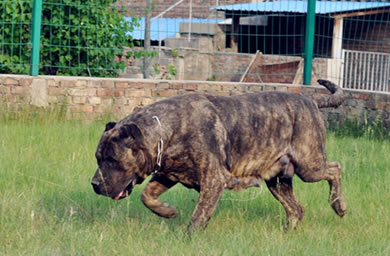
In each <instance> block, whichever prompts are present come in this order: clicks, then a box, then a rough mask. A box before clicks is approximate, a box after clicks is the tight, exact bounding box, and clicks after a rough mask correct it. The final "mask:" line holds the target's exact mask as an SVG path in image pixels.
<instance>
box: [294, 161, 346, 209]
mask: <svg viewBox="0 0 390 256" xmlns="http://www.w3.org/2000/svg"><path fill="white" fill-rule="evenodd" d="M318 162H320V161H312V162H310V164H309V163H307V164H301V163H298V168H297V174H298V176H299V177H300V178H301V179H302V180H303V181H305V182H317V181H321V180H327V181H328V183H329V190H330V191H329V203H330V205H331V206H332V208H333V210H334V211H335V212H336V213H337V215H339V216H340V217H343V216H344V215H345V213H346V211H347V205H346V203H345V201H344V197H343V195H342V192H341V167H340V164H339V163H337V162H328V161H326V160H325V161H324V164H323V165H316V166H314V165H313V164H312V163H318Z"/></svg>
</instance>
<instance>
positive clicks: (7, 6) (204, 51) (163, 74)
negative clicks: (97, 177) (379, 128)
mask: <svg viewBox="0 0 390 256" xmlns="http://www.w3.org/2000/svg"><path fill="white" fill-rule="evenodd" d="M37 2H41V6H42V11H41V13H40V14H37V15H36V16H35V17H33V6H35V5H34V4H36V3H37ZM248 2H249V3H248ZM148 3H149V6H148ZM148 14H149V15H148ZM389 14H390V2H389V1H380V2H379V1H375V2H374V1H319V0H317V1H314V0H313V1H312V0H310V1H295V0H289V1H286V0H284V1H283V0H282V1H264V2H263V1H250V0H242V1H239V0H236V1H232V0H220V1H218V0H215V1H206V0H172V1H160V0H159V1H150V0H149V1H136V0H121V1H112V0H111V1H106V0H100V1H90V0H89V1H81V0H61V1H52V0H44V1H43V2H42V0H34V1H32V0H31V1H22V0H2V1H0V37H1V39H0V50H1V55H0V72H1V73H23V74H28V73H31V66H32V59H34V58H32V57H31V52H33V50H34V48H37V47H38V48H39V50H40V53H39V56H38V57H36V58H38V61H37V63H38V64H36V65H38V67H39V74H50V75H82V76H121V77H132V78H143V77H145V74H147V75H148V77H151V78H156V79H184V80H215V81H233V82H237V81H244V82H275V83H295V84H302V83H305V84H310V83H314V81H315V79H317V78H327V79H330V80H333V81H335V82H337V83H339V84H341V85H342V86H344V87H346V88H352V89H363V90H379V91H388V90H389V89H388V83H389V75H390V71H389V68H390V58H389V56H390V55H389V54H390V32H389V23H390V17H389ZM122 15H123V16H124V17H125V19H123V17H122ZM35 19H41V25H40V26H39V27H38V28H39V29H40V30H41V31H40V33H39V35H40V37H39V39H40V42H39V43H38V44H37V45H34V43H33V40H32V35H33V33H34V31H36V30H37V29H38V28H37V27H34V26H33V24H34V22H33V20H34V21H35ZM124 20H126V21H129V22H124ZM38 25H39V24H38ZM35 26H37V25H35ZM145 30H146V32H145ZM148 31H150V32H148ZM148 37H149V38H150V41H149V40H145V38H148ZM145 42H150V45H151V48H150V50H149V48H146V51H145V48H144V46H146V47H147V46H148V44H147V43H145ZM145 56H147V57H145ZM143 58H148V60H149V61H146V62H145V61H143ZM146 71H147V72H146ZM312 81H313V82H312Z"/></svg>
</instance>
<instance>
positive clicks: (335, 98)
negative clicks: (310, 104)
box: [313, 79, 344, 108]
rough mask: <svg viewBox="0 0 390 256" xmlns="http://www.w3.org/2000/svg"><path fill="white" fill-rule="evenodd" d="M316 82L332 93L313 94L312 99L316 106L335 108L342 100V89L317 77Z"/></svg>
mask: <svg viewBox="0 0 390 256" xmlns="http://www.w3.org/2000/svg"><path fill="white" fill-rule="evenodd" d="M318 83H319V84H320V85H323V86H325V87H326V89H328V90H329V91H330V92H331V93H332V94H331V95H324V94H315V95H313V100H314V102H315V103H316V104H317V106H318V108H337V107H338V106H340V105H341V104H342V103H343V101H344V94H343V90H342V89H341V88H340V87H339V86H338V85H336V84H334V83H332V82H330V81H328V80H322V79H319V80H318Z"/></svg>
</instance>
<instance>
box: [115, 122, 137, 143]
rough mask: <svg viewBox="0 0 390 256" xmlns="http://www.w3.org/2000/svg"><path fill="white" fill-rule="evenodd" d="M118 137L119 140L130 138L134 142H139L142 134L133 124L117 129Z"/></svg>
mask: <svg viewBox="0 0 390 256" xmlns="http://www.w3.org/2000/svg"><path fill="white" fill-rule="evenodd" d="M119 137H120V138H121V139H125V138H128V137H132V138H133V139H134V140H136V141H139V140H141V139H142V132H141V130H140V129H139V128H138V126H137V125H135V124H125V125H123V126H121V127H120V129H119Z"/></svg>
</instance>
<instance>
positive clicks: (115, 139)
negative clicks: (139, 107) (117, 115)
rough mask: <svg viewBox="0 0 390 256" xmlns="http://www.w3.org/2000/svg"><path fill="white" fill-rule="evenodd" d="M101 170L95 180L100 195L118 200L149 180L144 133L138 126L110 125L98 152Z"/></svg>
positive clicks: (99, 168)
mask: <svg viewBox="0 0 390 256" xmlns="http://www.w3.org/2000/svg"><path fill="white" fill-rule="evenodd" d="M96 160H97V163H98V168H97V170H96V173H95V175H94V177H93V178H92V182H91V184H92V186H93V189H94V190H95V192H96V193H97V194H101V195H104V196H108V197H111V198H112V199H115V200H118V199H123V198H125V197H126V196H128V195H129V194H130V193H131V191H132V189H133V187H134V186H135V185H136V184H140V183H142V181H143V180H144V179H145V178H146V172H147V171H148V170H147V169H148V168H150V167H148V160H149V159H148V157H147V152H146V148H145V146H144V138H143V135H142V132H141V130H140V129H139V128H138V127H137V125H135V124H122V125H119V124H116V123H107V124H106V129H105V131H104V133H103V135H102V137H101V139H100V142H99V145H98V147H97V150H96Z"/></svg>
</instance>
